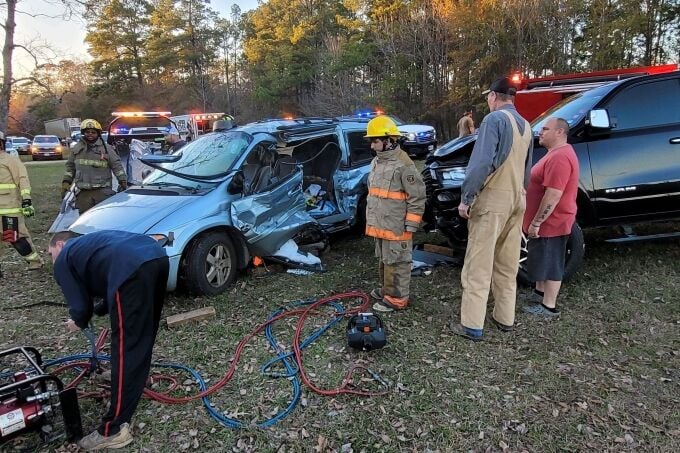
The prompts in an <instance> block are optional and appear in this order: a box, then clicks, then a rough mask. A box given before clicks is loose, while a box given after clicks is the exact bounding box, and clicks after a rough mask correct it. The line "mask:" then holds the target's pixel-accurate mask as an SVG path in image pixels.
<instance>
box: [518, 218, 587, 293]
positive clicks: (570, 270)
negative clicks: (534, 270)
mask: <svg viewBox="0 0 680 453" xmlns="http://www.w3.org/2000/svg"><path fill="white" fill-rule="evenodd" d="M585 247H586V246H585V242H584V239H583V230H581V227H580V226H579V225H578V223H576V222H574V226H573V227H572V228H571V234H570V235H569V239H568V240H567V253H566V256H565V258H564V259H565V263H564V277H563V278H562V281H565V282H566V281H569V280H570V279H571V278H572V277H573V276H574V275H576V273H578V271H579V270H580V269H581V267H582V266H583V257H584V255H585ZM526 260H527V240H526V237H525V236H524V234H522V247H521V249H520V256H519V270H518V271H517V281H518V282H519V283H520V284H522V285H527V286H529V285H532V284H533V283H534V282H532V281H531V280H529V275H528V274H527V269H526Z"/></svg>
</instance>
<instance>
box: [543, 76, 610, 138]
mask: <svg viewBox="0 0 680 453" xmlns="http://www.w3.org/2000/svg"><path fill="white" fill-rule="evenodd" d="M611 90H612V86H611V85H610V84H607V85H603V86H601V87H597V88H593V89H592V90H588V91H583V92H581V93H578V94H575V95H573V96H570V97H568V98H566V99H564V100H562V101H560V102H559V103H557V104H555V105H554V106H553V107H552V108H551V109H550V110H548V111H546V112H545V113H544V114H543V115H541V116H539V117H538V118H536V119H535V120H534V122H533V123H532V125H531V128H532V130H533V132H534V135H538V132H539V131H540V130H541V128H542V127H543V123H545V122H546V120H548V118H551V117H556V118H562V119H564V120H566V121H567V123H569V126H570V127H572V126H575V125H576V124H578V123H579V122H580V121H581V119H583V117H584V116H585V115H586V114H587V113H588V112H589V111H590V110H592V109H593V107H595V104H597V103H598V102H599V101H600V99H602V98H603V97H605V96H606V95H607V93H609V92H610V91H611Z"/></svg>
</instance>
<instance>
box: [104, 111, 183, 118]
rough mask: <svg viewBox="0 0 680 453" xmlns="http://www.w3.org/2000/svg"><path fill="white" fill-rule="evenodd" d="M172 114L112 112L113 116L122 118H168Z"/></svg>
mask: <svg viewBox="0 0 680 453" xmlns="http://www.w3.org/2000/svg"><path fill="white" fill-rule="evenodd" d="M171 113H172V112H111V116H122V117H131V116H138V117H156V116H168V115H170V114H171Z"/></svg>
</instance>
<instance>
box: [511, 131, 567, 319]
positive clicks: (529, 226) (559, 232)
mask: <svg viewBox="0 0 680 453" xmlns="http://www.w3.org/2000/svg"><path fill="white" fill-rule="evenodd" d="M568 135H569V124H568V123H567V122H566V121H565V120H563V119H562V118H549V119H548V120H547V121H546V122H545V124H544V125H543V127H542V128H541V130H540V132H539V136H538V142H539V144H541V145H542V146H545V148H546V149H547V150H548V153H547V154H546V155H545V156H543V157H542V158H541V160H539V161H538V162H537V163H536V165H534V167H533V168H532V169H531V178H530V181H529V187H528V189H527V208H526V211H525V213H524V224H523V230H524V231H525V232H526V234H527V236H528V237H529V242H528V257H527V271H528V274H529V278H530V279H531V280H532V281H535V282H536V290H535V293H536V294H538V295H539V296H542V301H541V302H542V303H537V304H534V305H529V306H527V307H525V308H524V311H525V312H527V313H530V314H533V315H538V316H543V317H548V318H554V317H557V316H559V315H560V312H559V311H558V310H557V308H556V304H557V294H558V293H559V291H560V286H561V285H562V277H563V275H564V261H565V254H566V249H567V240H568V239H569V235H570V234H571V228H572V226H573V225H574V221H575V220H576V194H577V192H578V177H579V176H578V174H579V173H578V158H577V157H576V153H575V152H574V148H572V146H571V145H570V144H568V143H567V137H568ZM537 302H538V301H537Z"/></svg>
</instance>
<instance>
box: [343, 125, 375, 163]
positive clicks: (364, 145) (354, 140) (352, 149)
mask: <svg viewBox="0 0 680 453" xmlns="http://www.w3.org/2000/svg"><path fill="white" fill-rule="evenodd" d="M364 135H366V133H365V132H364V131H357V132H348V133H347V142H348V143H349V160H350V165H351V166H355V165H360V164H364V163H366V162H368V161H370V160H371V159H373V151H372V150H371V144H370V143H369V141H368V140H366V139H365V138H364Z"/></svg>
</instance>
